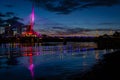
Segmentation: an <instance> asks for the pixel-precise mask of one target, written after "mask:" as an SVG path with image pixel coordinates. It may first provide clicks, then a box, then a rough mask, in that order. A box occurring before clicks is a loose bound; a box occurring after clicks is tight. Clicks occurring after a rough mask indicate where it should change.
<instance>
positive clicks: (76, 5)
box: [29, 0, 120, 14]
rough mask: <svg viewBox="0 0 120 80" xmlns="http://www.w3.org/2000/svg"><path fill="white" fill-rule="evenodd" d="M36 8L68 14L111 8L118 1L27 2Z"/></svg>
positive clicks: (39, 0) (38, 0) (61, 0)
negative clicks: (102, 7)
mask: <svg viewBox="0 0 120 80" xmlns="http://www.w3.org/2000/svg"><path fill="white" fill-rule="evenodd" d="M29 1H31V2H32V3H34V4H35V5H36V6H37V7H40V8H44V9H46V10H48V11H52V12H56V13H59V14H69V13H71V12H73V11H75V10H77V9H85V8H89V7H97V6H108V7H109V6H113V5H117V4H120V0H29Z"/></svg>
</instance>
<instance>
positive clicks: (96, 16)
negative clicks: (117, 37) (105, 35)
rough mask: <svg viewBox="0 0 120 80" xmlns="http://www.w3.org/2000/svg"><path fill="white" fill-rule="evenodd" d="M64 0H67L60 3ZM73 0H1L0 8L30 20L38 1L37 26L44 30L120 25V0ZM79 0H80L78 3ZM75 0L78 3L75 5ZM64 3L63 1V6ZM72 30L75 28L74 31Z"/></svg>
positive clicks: (114, 26) (38, 28)
mask: <svg viewBox="0 0 120 80" xmlns="http://www.w3.org/2000/svg"><path fill="white" fill-rule="evenodd" d="M32 1H33V2H32ZM48 1H49V2H48ZM60 1H62V2H63V3H64V4H63V3H62V4H58V3H59V2H60ZM66 1H67V2H66ZM70 1H71V0H69V1H68V0H40V1H39V0H0V12H1V13H3V14H4V13H6V12H13V13H15V14H14V16H17V17H20V18H22V19H23V20H24V21H21V22H23V23H25V24H28V23H29V15H30V13H31V10H32V4H33V3H34V8H35V26H34V28H35V29H36V30H38V31H41V32H43V33H44V32H49V33H51V34H54V33H64V34H67V33H71V34H72V32H73V34H75V32H76V33H77V34H78V33H79V34H80V31H83V30H84V29H85V31H86V29H87V30H88V29H111V30H114V29H116V30H117V29H120V3H119V2H120V1H119V0H73V2H70ZM104 1H106V2H104ZM115 1H118V2H115ZM78 2H79V3H80V4H76V3H78ZM65 3H66V4H65ZM71 3H72V5H71ZM73 3H74V4H75V5H73ZM81 3H82V4H81ZM88 3H89V4H88ZM93 3H94V4H93ZM44 4H47V6H48V5H51V6H52V7H51V6H50V7H46V5H44ZM39 5H40V6H39ZM60 5H62V7H61V6H60ZM81 5H82V7H81ZM54 6H55V7H54ZM56 6H57V7H56ZM59 6H60V7H59ZM66 6H67V7H66ZM71 29H73V30H71ZM69 30H71V32H70V31H69ZM53 31H54V32H53Z"/></svg>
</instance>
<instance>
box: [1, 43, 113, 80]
mask: <svg viewBox="0 0 120 80" xmlns="http://www.w3.org/2000/svg"><path fill="white" fill-rule="evenodd" d="M96 48H97V45H96V44H95V43H92V42H89V43H85V42H84V43H72V42H71V43H67V45H63V44H62V43H44V44H41V43H39V44H38V43H35V44H19V43H17V44H16V43H14V44H10V43H9V44H1V45H0V80H66V79H67V78H68V77H69V76H71V75H74V74H76V73H81V74H82V73H84V72H85V71H86V70H88V69H90V68H91V67H92V66H93V65H94V64H95V63H96V62H97V61H98V60H99V59H101V58H102V57H101V56H102V55H103V54H105V53H108V52H112V51H113V50H112V49H111V50H98V49H96Z"/></svg>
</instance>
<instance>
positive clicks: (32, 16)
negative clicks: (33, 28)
mask: <svg viewBox="0 0 120 80" xmlns="http://www.w3.org/2000/svg"><path fill="white" fill-rule="evenodd" d="M30 19H31V23H34V20H35V14H34V7H32V13H31V16H30Z"/></svg>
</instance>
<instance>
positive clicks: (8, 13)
mask: <svg viewBox="0 0 120 80" xmlns="http://www.w3.org/2000/svg"><path fill="white" fill-rule="evenodd" d="M14 14H15V13H14V12H6V14H5V15H6V16H7V17H10V16H14Z"/></svg>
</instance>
